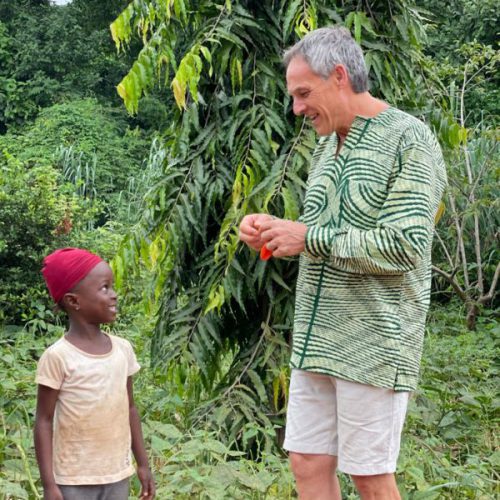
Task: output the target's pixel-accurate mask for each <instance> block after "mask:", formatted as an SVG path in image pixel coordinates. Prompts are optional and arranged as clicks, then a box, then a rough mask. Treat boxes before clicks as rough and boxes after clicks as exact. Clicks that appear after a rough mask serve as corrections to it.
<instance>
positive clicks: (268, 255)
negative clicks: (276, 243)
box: [260, 245, 273, 260]
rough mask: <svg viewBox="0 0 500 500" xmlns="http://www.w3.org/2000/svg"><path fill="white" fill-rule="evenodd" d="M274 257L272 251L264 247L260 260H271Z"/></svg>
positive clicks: (261, 250)
mask: <svg viewBox="0 0 500 500" xmlns="http://www.w3.org/2000/svg"><path fill="white" fill-rule="evenodd" d="M272 256H273V252H272V251H271V250H269V248H267V247H266V245H264V246H263V247H262V248H261V249H260V259H261V260H269V259H270V258H271V257H272Z"/></svg>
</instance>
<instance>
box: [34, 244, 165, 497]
mask: <svg viewBox="0 0 500 500" xmlns="http://www.w3.org/2000/svg"><path fill="white" fill-rule="evenodd" d="M42 273H43V276H44V279H45V282H46V284H47V287H48V289H49V292H50V295H51V296H52V298H53V299H54V301H55V302H56V304H58V305H59V307H60V308H61V309H62V310H64V311H65V312H66V314H67V315H68V319H69V328H68V331H67V332H66V334H65V335H64V336H63V337H62V338H61V339H59V340H58V341H57V342H56V343H54V344H53V345H52V346H50V347H49V348H48V349H47V350H46V351H45V352H44V353H43V355H42V357H41V358H40V360H39V362H38V368H37V374H36V382H37V384H38V398H37V410H36V421H35V449H36V457H37V461H38V466H39V468H40V476H41V480H42V484H43V489H44V499H45V500H98V499H99V500H126V499H128V492H129V477H130V476H131V475H132V474H133V473H134V467H133V465H132V461H131V457H130V450H131V449H132V451H133V453H134V456H135V459H136V462H137V475H138V477H139V480H140V482H141V485H142V490H141V498H148V499H152V498H153V497H154V495H155V484H154V481H153V477H152V475H151V471H150V469H149V466H148V459H147V455H146V451H145V448H144V440H143V437H142V431H141V424H140V420H139V414H138V412H137V409H136V407H135V405H134V398H133V391H132V375H133V374H134V373H136V372H137V371H138V370H139V368H140V367H139V365H138V363H137V360H136V358H135V354H134V351H133V349H132V346H131V345H130V343H129V342H128V341H127V340H125V339H121V338H118V337H115V336H113V335H107V334H105V333H103V332H102V331H101V329H100V325H101V323H111V322H113V321H114V320H115V318H116V314H117V307H116V304H117V297H116V293H115V291H114V290H113V272H112V271H111V268H110V267H109V265H108V264H107V263H106V262H104V261H103V260H102V259H101V258H100V257H98V256H97V255H95V254H92V253H90V252H87V251H86V250H81V249H78V248H63V249H60V250H56V251H55V252H54V253H52V254H50V255H49V256H47V257H46V258H45V259H44V267H43V269H42Z"/></svg>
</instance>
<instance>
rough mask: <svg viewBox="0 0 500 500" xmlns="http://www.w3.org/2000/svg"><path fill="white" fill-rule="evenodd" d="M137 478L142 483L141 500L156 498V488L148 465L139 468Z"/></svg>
mask: <svg viewBox="0 0 500 500" xmlns="http://www.w3.org/2000/svg"><path fill="white" fill-rule="evenodd" d="M137 477H138V478H139V481H140V482H141V494H140V496H139V498H148V499H150V498H154V496H155V493H156V486H155V482H154V479H153V475H152V474H151V471H150V470H149V467H148V466H146V465H142V466H138V467H137Z"/></svg>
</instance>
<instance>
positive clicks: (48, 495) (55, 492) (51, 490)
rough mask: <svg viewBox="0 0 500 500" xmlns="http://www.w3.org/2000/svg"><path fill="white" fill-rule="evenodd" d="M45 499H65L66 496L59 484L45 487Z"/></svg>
mask: <svg viewBox="0 0 500 500" xmlns="http://www.w3.org/2000/svg"><path fill="white" fill-rule="evenodd" d="M43 500H64V497H63V495H62V493H61V490H60V489H59V486H57V484H54V485H51V486H49V487H47V488H44V489H43Z"/></svg>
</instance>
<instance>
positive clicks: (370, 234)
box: [305, 131, 445, 274]
mask: <svg viewBox="0 0 500 500" xmlns="http://www.w3.org/2000/svg"><path fill="white" fill-rule="evenodd" d="M395 168H396V172H395V180H394V182H393V183H392V185H391V187H390V188H389V191H388V195H387V198H386V200H385V202H384V204H383V206H382V208H381V210H380V212H379V214H378V217H377V222H376V227H375V228H372V229H367V230H362V229H358V228H355V227H353V226H351V225H349V224H346V225H345V226H343V227H341V228H330V227H320V226H310V227H309V228H308V230H307V233H306V245H305V253H306V255H308V256H309V257H311V258H313V259H318V258H319V259H325V260H328V261H329V262H331V263H332V264H333V265H334V266H335V267H338V268H339V269H342V270H344V271H347V272H352V273H359V274H403V273H406V272H408V271H411V270H413V269H415V267H416V264H417V262H418V261H419V259H421V258H422V257H423V256H424V253H425V250H426V248H427V247H428V246H429V245H430V241H431V240H432V237H433V233H434V216H435V214H436V211H437V208H438V206H439V200H440V198H441V195H442V192H443V190H444V185H445V180H443V178H441V177H440V174H439V172H445V170H444V161H443V159H442V154H441V151H440V148H439V145H438V144H437V141H436V140H435V139H434V137H433V136H431V134H430V132H429V133H428V134H424V133H421V132H420V133H417V132H414V131H411V132H410V133H405V136H404V137H403V139H402V141H401V145H400V150H399V152H398V157H397V159H396V165H395ZM443 176H445V174H444V173H443Z"/></svg>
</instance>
